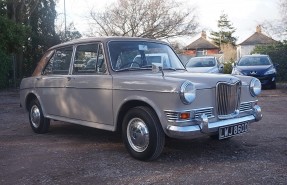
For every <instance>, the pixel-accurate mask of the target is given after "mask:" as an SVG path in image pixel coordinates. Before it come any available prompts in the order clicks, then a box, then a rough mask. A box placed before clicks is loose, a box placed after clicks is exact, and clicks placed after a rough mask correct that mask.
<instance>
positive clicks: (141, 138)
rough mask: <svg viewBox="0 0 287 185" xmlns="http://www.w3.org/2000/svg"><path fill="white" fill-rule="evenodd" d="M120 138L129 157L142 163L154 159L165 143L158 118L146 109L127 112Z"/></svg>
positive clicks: (141, 108) (136, 108)
mask: <svg viewBox="0 0 287 185" xmlns="http://www.w3.org/2000/svg"><path fill="white" fill-rule="evenodd" d="M122 136H123V141H124V144H125V147H126V148H127V150H128V152H129V153H130V155H131V156H132V157H134V158H136V159H139V160H143V161H147V160H154V159H156V158H157V157H158V156H159V155H160V154H161V152H162V150H163V147H164V143H165V134H164V132H163V130H162V127H161V125H160V123H159V121H158V118H157V116H156V114H155V113H154V111H152V110H151V109H150V108H148V107H135V108H132V109H130V110H129V111H128V112H127V114H126V115H125V117H124V120H123V125H122Z"/></svg>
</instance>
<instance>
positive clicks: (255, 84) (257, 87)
mask: <svg viewBox="0 0 287 185" xmlns="http://www.w3.org/2000/svg"><path fill="white" fill-rule="evenodd" d="M250 93H251V95H252V96H258V95H259V94H260V93H261V82H260V81H259V80H258V79H257V78H253V79H252V80H251V82H250Z"/></svg>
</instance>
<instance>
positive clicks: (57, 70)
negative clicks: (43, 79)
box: [43, 47, 73, 75]
mask: <svg viewBox="0 0 287 185" xmlns="http://www.w3.org/2000/svg"><path fill="white" fill-rule="evenodd" d="M72 53H73V47H67V48H61V49H57V50H56V51H55V53H54V55H53V57H52V58H51V59H50V60H49V62H48V64H47V65H46V67H45V69H44V71H43V74H44V75H49V74H62V75H67V74H69V68H70V63H71V58H72Z"/></svg>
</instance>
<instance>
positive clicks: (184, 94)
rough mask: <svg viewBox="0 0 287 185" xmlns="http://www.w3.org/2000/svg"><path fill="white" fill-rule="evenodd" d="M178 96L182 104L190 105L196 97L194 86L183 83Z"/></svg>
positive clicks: (189, 83) (190, 83)
mask: <svg viewBox="0 0 287 185" xmlns="http://www.w3.org/2000/svg"><path fill="white" fill-rule="evenodd" d="M179 96H180V99H181V101H182V103H183V104H185V105H189V104H191V103H192V102H193V101H194V99H195V97H196V89H195V86H194V84H193V83H192V82H190V81H185V82H183V83H182V84H181V87H180V92H179Z"/></svg>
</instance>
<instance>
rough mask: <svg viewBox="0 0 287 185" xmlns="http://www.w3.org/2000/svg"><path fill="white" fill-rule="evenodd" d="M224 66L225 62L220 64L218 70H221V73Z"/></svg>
mask: <svg viewBox="0 0 287 185" xmlns="http://www.w3.org/2000/svg"><path fill="white" fill-rule="evenodd" d="M223 68H224V65H223V64H219V66H218V70H219V72H220V73H222V71H223Z"/></svg>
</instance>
